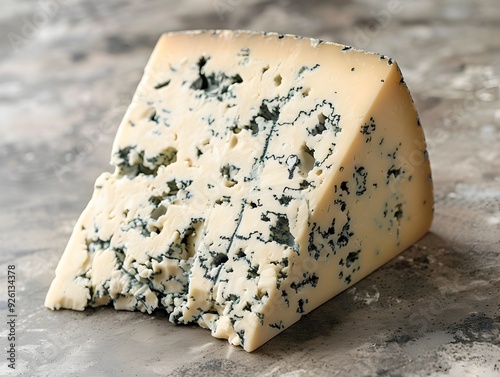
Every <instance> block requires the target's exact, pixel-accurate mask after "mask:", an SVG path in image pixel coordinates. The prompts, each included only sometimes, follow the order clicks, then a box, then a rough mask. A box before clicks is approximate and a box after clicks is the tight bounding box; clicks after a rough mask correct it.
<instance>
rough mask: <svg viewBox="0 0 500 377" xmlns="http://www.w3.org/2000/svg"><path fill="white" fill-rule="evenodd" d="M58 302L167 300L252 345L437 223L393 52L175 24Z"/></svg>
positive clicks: (124, 128) (422, 151)
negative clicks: (185, 29)
mask: <svg viewBox="0 0 500 377" xmlns="http://www.w3.org/2000/svg"><path fill="white" fill-rule="evenodd" d="M111 163H112V164H113V165H114V167H115V171H114V172H113V173H112V174H110V173H104V174H102V175H101V176H100V177H99V178H98V179H97V182H96V184H95V191H94V194H93V196H92V199H91V200H90V203H89V204H88V206H87V208H86V209H85V211H84V212H83V214H82V215H81V217H80V219H79V220H78V222H77V224H76V226H75V228H74V231H73V234H72V236H71V239H70V240H69V243H68V246H67V248H66V250H65V252H64V254H63V256H62V258H61V261H60V263H59V265H58V267H57V270H56V277H55V279H54V281H53V283H52V285H51V287H50V290H49V292H48V294H47V297H46V301H45V305H46V306H47V307H49V308H51V309H60V308H68V309H75V310H83V309H84V308H85V307H88V306H100V305H108V304H112V305H114V307H115V308H116V309H120V310H140V311H142V312H148V313H151V312H153V311H154V310H165V311H166V312H167V313H169V316H170V317H169V318H170V320H171V321H172V322H173V323H176V324H188V323H198V324H199V325H200V326H202V327H205V328H208V329H210V330H211V332H212V335H213V336H215V337H217V338H225V339H228V340H229V342H230V343H232V344H234V345H241V346H242V347H243V348H244V349H245V350H247V351H253V350H255V349H256V348H258V347H259V346H261V345H262V344H264V343H265V342H267V341H268V340H269V339H271V338H273V337H274V336H276V335H277V334H279V333H280V332H281V331H283V330H284V329H286V328H288V327H289V326H291V325H292V324H293V323H295V322H296V321H298V320H299V319H300V318H301V317H302V316H303V315H305V314H306V313H308V312H310V311H311V310H313V309H314V308H316V307H318V306H319V305H321V304H322V303H324V302H325V301H327V300H329V299H331V298H332V297H333V296H335V295H336V294H338V293H339V292H341V291H343V290H345V289H346V288H348V287H350V286H351V285H353V284H355V283H356V282H357V281H359V280H360V279H362V278H363V277H365V276H366V275H368V274H369V273H371V272H372V271H374V270H375V269H377V268H378V267H380V266H382V265H383V264H384V263H386V262H387V261H389V260H390V259H392V258H394V256H396V255H397V254H398V253H400V252H402V251H403V250H405V249H406V248H408V247H409V246H410V245H411V244H412V243H414V242H416V241H417V240H418V239H419V238H421V237H422V236H423V235H424V234H425V233H426V232H427V231H428V229H429V227H430V224H431V220H432V213H433V194H432V181H431V171H430V167H429V160H428V155H427V152H426V143H425V139H424V133H423V131H422V127H421V125H420V122H419V119H418V116H417V113H416V111H415V108H414V106H413V103H412V100H411V97H410V94H409V92H408V89H407V87H406V85H405V83H404V80H403V78H402V76H401V72H400V70H399V69H398V66H397V64H396V63H395V62H394V61H393V60H392V59H390V58H387V57H385V56H383V55H378V54H372V53H367V52H364V51H360V50H355V49H353V48H351V47H348V46H343V45H338V44H334V43H327V42H323V41H320V40H311V39H307V38H301V37H296V36H291V35H279V34H274V33H257V32H246V31H194V32H180V33H171V34H165V35H163V36H162V37H161V39H160V40H159V42H158V44H157V46H156V48H155V49H154V52H153V54H152V56H151V58H150V61H149V63H148V64H147V66H146V69H145V73H144V76H143V78H142V80H141V82H140V84H139V87H138V89H137V91H136V93H135V95H134V98H133V101H132V104H131V105H130V107H129V109H128V111H127V113H126V114H125V117H124V119H123V121H122V123H121V125H120V127H119V130H118V134H117V136H116V139H115V142H114V146H113V151H112V158H111Z"/></svg>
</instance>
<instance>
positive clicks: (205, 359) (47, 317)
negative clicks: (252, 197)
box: [0, 0, 500, 377]
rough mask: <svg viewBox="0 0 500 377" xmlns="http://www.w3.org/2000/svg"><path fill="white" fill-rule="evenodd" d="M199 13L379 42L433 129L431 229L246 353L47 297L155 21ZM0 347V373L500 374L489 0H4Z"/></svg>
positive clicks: (177, 25) (498, 157) (158, 319)
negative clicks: (12, 330)
mask: <svg viewBox="0 0 500 377" xmlns="http://www.w3.org/2000/svg"><path fill="white" fill-rule="evenodd" d="M199 28H232V29H255V30H268V31H277V32H282V33H292V34H299V35H305V36H311V37H316V38H322V39H326V40H331V41H336V42H340V43H344V44H348V45H354V46H356V47H360V48H365V49H368V50H373V51H377V52H381V53H384V54H386V55H389V56H392V57H394V58H395V59H396V60H397V61H398V62H399V64H400V66H401V68H402V70H403V73H404V74H405V77H406V82H407V83H408V86H409V87H410V90H411V92H412V94H413V96H414V100H415V103H416V106H417V108H418V110H419V113H420V115H421V119H422V124H423V126H424V129H425V131H426V134H427V138H428V143H429V152H430V157H431V162H432V168H433V175H434V182H435V197H436V206H435V220H434V223H433V226H432V229H431V232H430V233H429V234H428V235H427V236H425V237H424V238H423V239H422V240H421V241H419V242H418V243H417V244H415V245H414V246H413V247H411V248H410V249H409V250H407V251H405V252H404V253H403V254H401V256H400V257H398V258H396V259H395V260H393V261H392V262H390V263H389V264H388V265H386V266H384V267H383V268H381V269H379V270H378V271H376V272H375V273H373V274H372V275H370V276H369V277H368V278H366V279H365V280H363V281H362V282H360V283H359V284H357V285H356V286H355V287H353V288H351V289H349V290H348V291H346V292H344V293H342V294H341V295H339V296H337V297H336V298H334V299H332V300H331V301H329V302H328V303H326V304H324V305H323V306H321V307H320V308H318V309H316V310H315V311H313V312H312V313H311V314H309V315H307V316H305V317H304V318H303V319H302V320H301V321H300V322H299V323H297V324H296V325H294V326H293V327H292V328H290V329H288V330H287V331H285V332H284V333H282V334H281V335H280V336H278V337H276V338H275V339H273V340H271V341H270V342H269V343H267V344H266V345H265V346H263V347H262V348H261V349H259V350H258V351H256V352H254V353H252V354H247V353H246V352H244V351H243V350H241V349H238V348H235V347H232V346H230V345H229V344H228V343H227V342H226V341H222V340H217V339H214V338H212V337H211V336H210V333H209V332H208V331H206V330H203V329H200V328H197V327H176V326H174V325H172V324H171V323H170V322H168V320H167V318H165V316H164V315H162V314H161V313H158V314H156V315H153V316H148V315H145V314H141V313H128V312H115V311H114V310H113V309H110V308H103V309H98V310H87V311H85V312H72V311H60V312H51V311H49V310H47V309H45V308H44V307H43V300H44V297H45V294H46V291H47V289H48V286H49V284H50V282H51V280H52V278H53V276H54V269H55V267H56V264H57V262H58V260H59V258H60V256H61V253H62V251H63V249H64V246H65V244H66V242H67V240H68V238H69V235H70V232H71V230H72V226H73V224H74V223H75V221H76V219H77V217H78V215H79V214H80V212H81V211H82V210H83V208H84V207H85V205H86V203H87V201H88V199H89V198H90V195H91V192H92V187H93V182H94V180H95V178H96V177H97V176H98V175H99V173H100V172H102V171H105V170H110V166H109V165H108V160H109V152H110V149H111V143H112V139H113V137H114V133H115V131H116V129H117V127H118V124H119V121H120V118H121V116H123V114H124V111H125V109H126V107H127V105H128V103H129V101H130V99H131V95H132V93H133V91H134V89H135V86H136V85H137V83H138V81H139V79H140V77H141V74H142V70H143V67H144V65H145V63H146V61H147V59H148V57H149V54H150V52H151V50H152V48H153V46H154V44H155V42H156V40H157V38H158V37H159V35H160V33H162V32H164V31H170V30H181V29H199ZM8 265H15V272H16V308H15V310H16V314H17V317H16V342H15V343H16V370H10V369H9V368H8V364H9V362H8V361H7V354H8V353H7V352H6V351H5V349H8V347H9V342H8V340H7V335H8V333H9V328H8V325H7V314H8V303H7V298H8V297H7V271H8V270H7V269H8V267H7V266H8ZM0 349H2V352H1V355H2V356H1V357H0V375H1V376H4V375H5V376H13V375H22V376H97V377H99V376H117V375H123V376H209V375H210V376H235V375H239V376H247V375H248V376H251V375H259V376H289V377H291V376H297V377H298V376H427V375H432V376H500V7H499V6H498V2H497V0H483V1H479V0H475V1H473V0H469V1H467V0H439V1H430V0H422V1H416V0H388V1H375V0H358V1H347V0H339V1H327V0H313V1H305V0H304V1H291V0H283V1H264V0H251V1H243V0H207V1H202V0H186V1H182V2H181V1H174V0H169V1H167V0H148V1H138V0H128V1H120V0H109V1H99V0H64V1H63V0H40V1H34V0H24V1H22V2H21V1H17V0H2V2H1V4H0Z"/></svg>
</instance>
